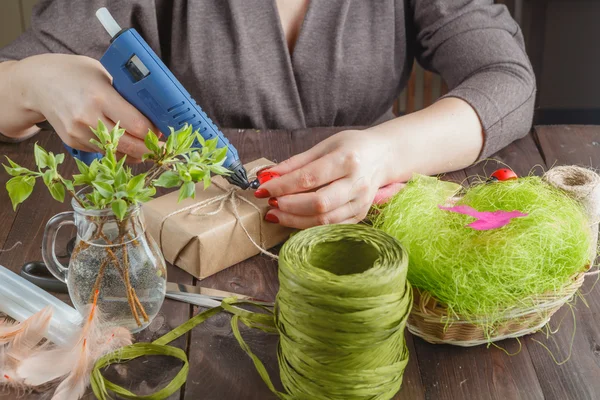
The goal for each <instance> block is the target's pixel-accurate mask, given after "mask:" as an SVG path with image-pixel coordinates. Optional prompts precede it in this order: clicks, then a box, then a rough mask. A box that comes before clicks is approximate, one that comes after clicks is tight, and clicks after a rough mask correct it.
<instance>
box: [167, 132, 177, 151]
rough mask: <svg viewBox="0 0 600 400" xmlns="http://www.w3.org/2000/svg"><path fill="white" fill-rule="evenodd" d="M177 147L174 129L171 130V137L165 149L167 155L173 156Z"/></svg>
mask: <svg viewBox="0 0 600 400" xmlns="http://www.w3.org/2000/svg"><path fill="white" fill-rule="evenodd" d="M174 146H175V135H174V134H173V128H171V135H169V137H168V138H167V143H166V144H165V147H166V149H167V154H171V153H172V152H173V148H174Z"/></svg>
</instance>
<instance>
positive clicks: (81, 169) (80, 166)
mask: <svg viewBox="0 0 600 400" xmlns="http://www.w3.org/2000/svg"><path fill="white" fill-rule="evenodd" d="M75 163H76V164H77V169H78V170H79V172H80V173H81V174H83V175H87V174H88V173H89V171H90V167H88V166H87V164H86V163H84V162H83V161H81V160H80V159H78V158H76V159H75Z"/></svg>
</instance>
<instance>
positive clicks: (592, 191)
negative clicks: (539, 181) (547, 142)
mask: <svg viewBox="0 0 600 400" xmlns="http://www.w3.org/2000/svg"><path fill="white" fill-rule="evenodd" d="M544 179H545V180H546V181H547V182H548V183H550V184H551V185H552V186H554V187H556V188H558V189H561V190H563V191H564V192H566V193H567V194H568V195H569V196H570V197H572V198H573V199H575V200H576V201H578V202H579V203H580V204H581V205H582V207H583V209H584V210H585V214H586V216H587V217H588V220H589V221H590V232H591V235H592V241H591V244H590V261H591V262H592V263H593V262H594V260H595V258H596V255H597V252H598V225H599V223H600V175H598V174H597V173H596V172H594V171H592V170H591V169H588V168H583V167H578V166H575V165H565V166H558V167H553V168H551V169H550V170H549V171H548V172H546V173H545V174H544ZM598 273H600V269H598V268H596V269H595V270H594V271H588V272H586V276H590V275H597V274H598Z"/></svg>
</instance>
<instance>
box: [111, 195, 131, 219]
mask: <svg viewBox="0 0 600 400" xmlns="http://www.w3.org/2000/svg"><path fill="white" fill-rule="evenodd" d="M111 208H112V210H113V212H114V213H115V215H116V216H117V218H118V219H119V220H123V217H124V216H125V213H126V212H127V203H126V202H125V200H122V199H119V200H115V201H113V202H112V204H111Z"/></svg>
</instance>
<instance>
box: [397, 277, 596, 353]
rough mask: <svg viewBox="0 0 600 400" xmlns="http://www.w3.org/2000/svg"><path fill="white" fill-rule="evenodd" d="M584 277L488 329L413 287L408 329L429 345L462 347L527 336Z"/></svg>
mask: <svg viewBox="0 0 600 400" xmlns="http://www.w3.org/2000/svg"><path fill="white" fill-rule="evenodd" d="M585 275H586V274H585V273H583V272H582V273H580V274H578V275H576V276H575V277H574V278H573V280H572V281H571V283H570V284H569V285H568V286H566V287H565V288H563V290H562V291H561V292H555V293H549V294H547V295H543V296H539V297H537V298H536V299H535V304H534V306H532V307H530V308H528V309H512V310H509V311H508V312H507V313H506V314H505V315H504V318H503V319H502V320H500V321H499V322H498V323H496V324H494V325H493V326H491V327H490V326H487V327H485V328H484V326H482V325H477V324H473V323H471V322H466V321H464V320H461V318H460V316H456V315H451V314H449V312H448V309H447V308H446V306H445V305H443V304H441V303H439V302H438V301H437V300H436V299H435V298H433V297H432V296H431V295H430V294H429V293H427V292H425V291H420V290H419V289H418V288H414V289H415V290H414V293H413V296H414V297H413V307H412V312H411V314H410V316H409V318H408V323H407V327H408V330H409V331H410V332H411V333H412V334H413V335H416V336H419V337H421V338H422V339H424V340H426V341H427V342H429V343H434V344H441V343H445V344H452V345H456V346H463V347H470V346H477V345H480V344H489V343H491V342H497V341H500V340H503V339H508V338H516V337H520V336H523V335H527V334H530V333H533V332H536V331H538V330H540V329H541V328H542V327H543V326H544V325H546V324H547V323H548V321H550V317H552V315H553V314H554V313H555V312H556V311H558V309H559V308H561V307H562V306H563V305H564V304H565V303H566V302H568V301H569V300H570V299H571V298H572V297H573V295H574V294H575V293H576V292H577V290H578V289H579V288H580V287H581V285H583V280H584V278H585ZM472 322H475V321H472Z"/></svg>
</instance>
